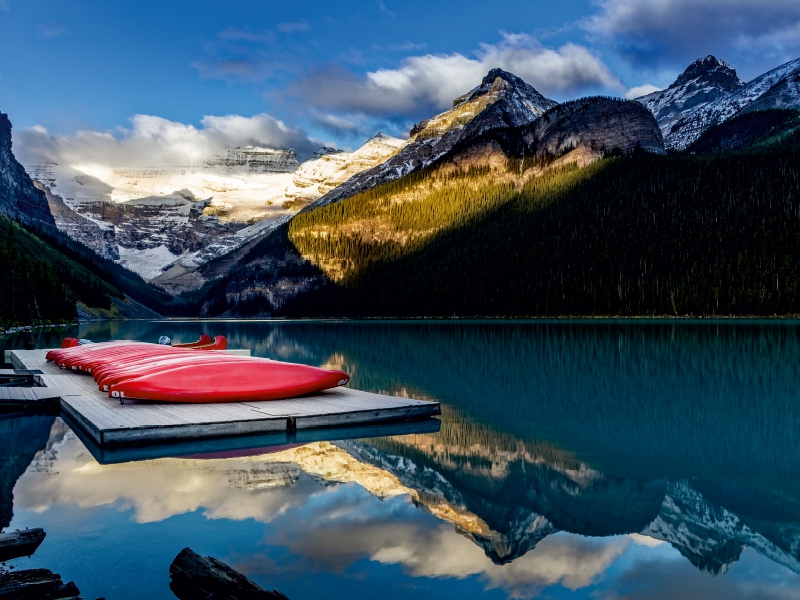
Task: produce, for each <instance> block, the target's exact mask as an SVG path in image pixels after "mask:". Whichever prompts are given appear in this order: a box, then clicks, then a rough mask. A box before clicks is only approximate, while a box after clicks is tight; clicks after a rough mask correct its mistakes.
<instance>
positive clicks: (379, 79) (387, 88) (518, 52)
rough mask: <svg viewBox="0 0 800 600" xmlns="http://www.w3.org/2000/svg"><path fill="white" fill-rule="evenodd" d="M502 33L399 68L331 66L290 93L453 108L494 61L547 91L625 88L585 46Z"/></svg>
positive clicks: (387, 105)
mask: <svg viewBox="0 0 800 600" xmlns="http://www.w3.org/2000/svg"><path fill="white" fill-rule="evenodd" d="M502 36H503V37H502V40H501V41H500V42H499V43H497V44H481V46H480V48H479V49H478V50H477V51H476V52H475V53H474V55H473V56H465V55H463V54H459V53H453V54H426V55H422V56H410V57H407V58H405V59H404V60H403V61H402V62H401V64H400V66H399V67H397V68H395V69H378V70H377V71H372V72H369V73H367V74H366V76H363V77H362V76H358V75H355V74H353V73H351V72H349V71H347V70H345V69H343V68H341V67H338V66H333V67H329V68H327V69H324V70H318V71H316V72H315V73H313V74H311V75H310V76H308V77H305V78H303V79H300V80H298V81H296V82H295V83H293V84H291V85H290V86H289V94H291V95H294V96H298V97H300V98H302V99H304V100H305V101H306V102H307V103H309V104H315V105H317V106H324V107H326V108H329V109H335V110H344V111H359V112H363V113H365V114H373V115H377V114H383V115H387V114H408V115H415V114H419V113H424V112H425V111H429V110H444V109H447V108H449V107H450V106H451V105H452V102H453V99H454V98H456V97H458V96H460V95H461V94H463V93H465V92H467V91H468V90H470V89H472V88H473V87H475V86H476V85H478V84H479V83H480V81H481V79H482V78H483V77H484V76H485V75H486V73H487V72H488V71H489V70H491V69H493V68H495V67H499V68H501V69H505V70H507V71H510V72H512V73H514V74H515V75H518V76H519V77H521V78H522V79H524V80H525V81H527V82H528V83H530V84H531V85H532V86H534V87H535V88H536V89H537V90H539V91H540V92H541V93H543V94H545V95H548V94H549V95H561V94H573V93H576V92H578V91H580V90H585V89H593V88H594V89H596V88H604V89H619V90H621V89H622V86H621V83H620V81H619V79H617V77H615V76H614V74H613V73H612V72H611V70H610V69H609V68H608V66H606V65H605V63H603V61H602V60H601V59H600V58H599V57H598V56H597V55H596V54H595V53H593V52H592V51H591V50H589V49H588V48H586V47H584V46H580V45H577V44H573V43H568V44H564V45H563V46H561V47H559V48H547V47H545V46H543V45H542V44H541V43H540V42H539V41H537V40H536V39H534V38H532V37H530V36H528V35H525V34H509V33H503V34H502Z"/></svg>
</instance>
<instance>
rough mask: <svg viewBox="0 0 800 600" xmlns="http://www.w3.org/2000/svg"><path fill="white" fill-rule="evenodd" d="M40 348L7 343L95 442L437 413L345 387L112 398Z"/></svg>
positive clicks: (428, 405) (421, 404) (17, 361)
mask: <svg viewBox="0 0 800 600" xmlns="http://www.w3.org/2000/svg"><path fill="white" fill-rule="evenodd" d="M46 353H47V350H12V351H11V352H10V358H11V364H12V365H13V366H14V368H16V369H26V370H38V371H41V374H36V375H35V380H36V383H37V384H38V385H40V386H46V387H47V388H52V389H53V390H58V395H59V398H60V402H61V411H62V412H63V413H64V414H65V415H66V416H67V417H68V419H69V420H70V421H71V422H72V423H74V424H76V425H77V426H78V427H79V428H80V429H82V430H83V431H84V432H85V434H86V435H88V437H89V438H90V439H91V440H92V441H93V442H94V443H95V444H97V446H98V447H100V448H106V447H109V446H122V445H130V444H159V443H165V442H175V441H187V440H200V439H205V438H222V437H226V436H238V435H254V434H268V433H278V432H287V431H288V432H298V431H300V430H306V429H317V428H331V427H338V426H351V425H365V424H372V423H381V422H391V421H402V420H409V419H423V418H427V417H431V416H434V415H438V414H440V408H439V403H438V402H426V401H423V400H411V399H409V398H397V397H393V396H384V395H382V394H371V393H368V392H361V391H358V390H353V389H350V388H336V389H334V390H328V391H325V392H320V393H318V394H313V395H309V396H303V397H301V398H293V399H290V400H271V401H267V402H229V403H224V404H166V403H155V402H144V401H136V400H126V401H125V404H120V403H119V401H118V400H114V399H111V398H109V397H108V395H107V394H105V393H103V392H100V391H98V389H97V384H96V383H95V381H94V379H92V377H91V376H90V375H88V374H85V373H79V372H74V371H64V370H61V369H59V368H58V367H57V366H56V365H55V364H54V363H52V362H50V363H48V362H46V360H45V354H46ZM7 389H12V388H7ZM18 389H22V388H18ZM26 389H28V390H30V389H36V388H26ZM295 435H296V434H295ZM301 437H302V436H301Z"/></svg>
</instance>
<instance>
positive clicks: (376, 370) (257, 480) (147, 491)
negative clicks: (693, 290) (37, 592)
mask: <svg viewBox="0 0 800 600" xmlns="http://www.w3.org/2000/svg"><path fill="white" fill-rule="evenodd" d="M169 326H170V328H171V332H172V334H173V337H175V338H180V337H186V338H187V339H188V338H190V337H192V336H193V335H196V333H198V332H199V331H201V330H202V331H205V330H207V329H208V328H209V327H210V328H213V329H214V331H213V332H212V333H223V334H224V335H226V336H228V338H229V339H231V340H234V342H233V343H235V344H236V345H237V346H241V347H250V348H252V349H253V351H254V353H255V354H257V355H261V356H269V357H273V358H280V359H282V360H297V361H303V362H309V363H314V364H318V365H325V364H327V365H332V366H336V367H337V368H343V369H344V370H345V371H347V372H348V373H350V374H351V377H352V382H353V386H354V387H356V388H359V389H365V390H368V391H373V392H387V393H392V394H398V395H399V394H408V395H411V396H414V397H418V398H435V399H436V400H439V401H441V402H442V403H443V416H442V423H441V430H440V431H436V430H435V429H434V430H430V429H428V430H424V431H417V432H414V433H408V432H402V433H404V434H403V435H393V436H391V437H368V438H360V437H359V438H358V439H353V438H352V437H350V436H341V437H346V438H348V439H338V440H336V441H333V442H332V443H330V442H326V441H324V439H330V440H334V439H335V434H331V436H330V437H327V436H321V438H320V439H321V440H322V441H313V442H311V443H308V444H304V443H302V442H303V441H304V440H295V443H294V444H290V445H289V447H280V446H279V447H278V448H272V449H270V448H264V452H263V453H258V454H256V455H252V456H246V454H248V453H247V452H239V453H238V454H237V453H236V452H234V454H227V455H225V454H219V453H217V454H212V455H211V456H212V458H208V457H205V458H204V457H203V456H199V457H198V456H197V454H201V455H202V454H203V452H196V451H195V450H196V449H186V448H181V449H180V452H179V453H170V452H168V451H167V452H162V453H161V454H158V456H163V457H162V458H155V459H152V458H151V457H150V456H144V457H135V456H131V457H121V458H120V457H117V459H116V460H103V458H102V457H99V456H98V458H100V460H101V461H103V462H119V460H129V459H136V458H151V459H149V460H137V461H136V462H123V463H120V464H109V465H102V464H99V463H98V462H97V461H96V460H95V457H93V456H92V454H91V453H90V452H88V451H87V449H86V447H85V446H84V445H83V443H82V442H81V441H80V440H79V439H78V438H77V437H76V436H75V434H74V433H73V432H71V431H70V430H69V428H68V427H67V426H66V425H65V424H64V423H63V422H62V421H60V420H57V421H55V423H53V424H52V426H51V425H50V424H49V423H48V424H45V425H42V424H41V423H40V424H38V425H37V424H35V423H34V421H31V420H24V421H23V420H22V419H19V420H18V421H19V423H26V424H25V425H24V427H26V428H31V436H30V439H36V440H39V442H38V443H39V444H40V446H39V447H38V448H37V449H38V453H37V451H36V450H33V451H32V452H28V454H25V453H24V452H19V453H17V455H16V458H15V459H13V460H11V459H9V460H11V462H10V463H9V464H12V463H13V462H14V461H16V462H17V463H19V462H25V461H26V460H27V461H32V462H30V465H29V466H28V468H27V471H26V472H25V473H24V474H23V475H22V476H21V477H20V478H19V481H17V482H16V487H14V511H15V518H14V521H13V523H12V527H24V526H31V527H33V526H42V527H44V528H45V529H46V531H47V533H48V538H47V540H46V541H45V542H44V543H43V545H42V546H41V547H40V549H39V550H38V551H37V554H36V555H35V556H34V558H32V559H30V560H31V561H37V560H38V561H41V563H42V564H43V565H46V566H47V567H48V568H52V569H53V570H58V572H60V573H62V575H64V577H65V579H66V578H69V579H73V580H75V581H79V582H80V584H81V591H82V593H83V594H85V595H87V597H89V596H91V595H92V594H96V595H97V596H104V597H107V598H117V597H119V598H127V597H131V598H133V597H141V596H140V594H142V593H144V592H145V591H146V593H147V595H148V596H149V597H164V598H169V597H171V594H170V593H169V590H168V588H167V586H166V584H165V581H167V575H166V569H167V567H168V565H169V563H170V561H171V560H172V558H173V557H174V556H175V554H177V552H178V551H179V550H180V549H181V548H182V547H184V546H191V547H192V548H193V549H195V550H197V551H198V552H200V553H201V554H208V555H213V556H216V557H218V558H220V559H221V560H224V561H225V562H227V563H228V564H231V565H232V566H234V567H235V568H237V569H238V570H240V571H241V572H243V573H246V574H247V575H248V576H249V577H251V578H252V579H253V580H255V581H257V582H258V583H260V584H262V585H264V587H269V588H270V589H271V588H273V587H274V588H278V589H280V590H281V591H282V592H284V593H285V594H287V596H289V597H290V598H292V599H293V600H295V599H296V598H302V597H311V596H316V595H318V594H319V590H321V589H324V590H325V594H326V596H330V597H333V598H336V597H342V598H344V597H346V596H347V597H364V598H366V597H374V586H376V585H381V586H382V588H381V589H382V590H384V591H385V593H384V591H382V595H386V596H389V597H393V596H397V597H400V596H407V594H408V593H409V592H410V591H412V590H413V593H414V594H415V595H417V596H421V597H432V596H434V595H437V596H441V595H443V594H448V595H454V594H458V595H460V596H468V597H469V596H478V595H489V596H497V597H498V598H506V597H513V598H518V597H519V598H522V597H535V596H538V595H542V596H551V595H553V594H556V593H557V594H558V595H567V596H569V595H575V596H576V597H587V596H594V597H600V598H606V597H608V598H612V597H631V598H634V597H635V598H661V597H668V598H674V597H683V596H688V595H689V592H690V591H691V594H692V597H697V598H720V597H727V598H738V597H759V598H770V597H774V598H786V597H793V595H794V594H796V595H800V576H798V575H797V573H800V483H798V478H797V474H798V473H800V453H798V452H797V447H798V445H797V442H798V436H800V433H798V432H800V399H798V392H797V390H798V389H800V387H798V384H799V383H800V372H798V368H799V367H798V365H799V364H800V330H799V329H798V327H797V326H796V325H795V324H792V323H789V324H783V323H777V324H771V323H767V324H764V323H745V324H739V323H737V324H732V323H722V324H711V325H708V324H702V323H688V324H687V323H684V324H674V323H645V324H638V323H632V324H607V323H561V322H559V323H528V324H519V323H515V324H504V323H456V324H453V323H441V322H439V323H436V322H434V323H428V322H422V323H420V322H416V323H366V324H365V323H291V322H285V323H235V322H232V323H213V324H211V325H205V326H204V325H202V324H198V323H187V324H172V323H170V324H169ZM125 327H128V328H129V329H128V330H125V329H124V328H125ZM164 327H165V324H163V323H158V324H147V323H130V324H125V323H122V324H117V323H115V324H97V325H92V326H85V327H84V328H82V329H81V331H80V335H81V336H82V337H92V338H94V339H103V336H104V335H105V336H107V337H134V336H135V337H140V338H141V339H150V337H152V336H153V335H155V334H156V333H160V332H161V331H163V328H164ZM37 418H38V419H41V418H45V417H37ZM50 420H51V421H52V418H50ZM20 426H22V425H20ZM37 428H38V429H37ZM39 429H46V430H47V435H44V434H43V433H42V432H41V431H38V430H39ZM34 430H36V431H37V432H38V433H35V432H34ZM379 433H380V432H379ZM390 433H391V432H390ZM364 435H369V434H364ZM4 439H5V438H4ZM3 443H4V442H2V441H0V444H3ZM297 444H302V445H297ZM200 450H202V449H200ZM212 450H217V451H218V450H219V449H212ZM223 451H227V452H231V451H232V450H231V449H227V450H225V449H223ZM23 454H25V456H22V455H23ZM34 454H35V455H36V456H35V457H34V456H33V455H34ZM206 454H207V453H206ZM241 454H245V455H241ZM28 455H30V458H27V457H28ZM151 456H152V455H151ZM169 456H172V457H171V458H170V457H169ZM223 456H227V457H223ZM4 464H5V463H4ZM14 464H15V463H14ZM21 470H24V467H22V469H17V470H16V471H14V470H13V469H9V470H7V469H5V468H4V469H3V476H2V477H3V479H4V480H5V479H8V480H9V481H4V482H3V485H4V487H2V489H3V490H4V492H3V493H4V497H3V499H2V500H0V501H2V502H6V501H7V500H10V498H8V493H9V492H10V489H11V487H12V486H13V481H12V480H15V479H16V477H17V475H18V474H19V473H20V472H21ZM15 473H16V474H15ZM78 555H81V556H82V557H83V558H82V559H78ZM92 557H94V559H95V560H96V561H97V562H94V563H92V562H91V558H92ZM87 563H91V565H92V566H91V568H90V566H89V564H87Z"/></svg>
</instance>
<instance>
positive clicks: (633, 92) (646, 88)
mask: <svg viewBox="0 0 800 600" xmlns="http://www.w3.org/2000/svg"><path fill="white" fill-rule="evenodd" d="M660 89H661V88H660V87H656V86H654V85H653V84H651V83H645V84H644V85H637V86H634V87H632V88H631V89H629V90H628V91H627V92H626V93H625V97H626V98H627V99H628V100H633V99H634V98H641V97H642V96H647V94H652V93H653V92H657V91H659V90H660Z"/></svg>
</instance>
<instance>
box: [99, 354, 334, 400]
mask: <svg viewBox="0 0 800 600" xmlns="http://www.w3.org/2000/svg"><path fill="white" fill-rule="evenodd" d="M349 379H350V378H349V376H348V375H347V374H346V373H344V372H343V371H329V370H327V369H318V368H317V367H311V366H308V365H298V364H294V363H282V362H278V361H264V362H263V363H262V362H257V363H256V362H252V361H247V362H244V361H242V362H239V361H230V362H229V363H217V364H207V365H203V364H196V365H186V366H179V367H175V368H173V369H166V370H157V371H156V372H153V373H150V374H146V375H142V376H141V377H137V378H134V379H128V380H125V381H123V382H121V383H118V384H115V385H111V386H110V387H109V397H111V398H120V399H125V398H135V399H139V400H151V401H157V402H185V403H218V402H258V401H263V400H283V399H286V398H295V397H297V396H303V395H306V394H312V393H314V392H320V391H323V390H327V389H331V388H335V387H339V386H342V385H346V384H347V383H348V381H349Z"/></svg>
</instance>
